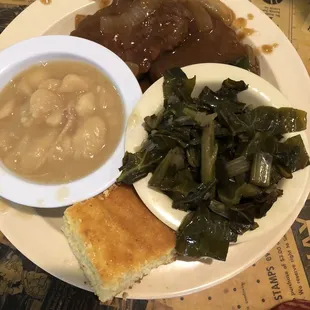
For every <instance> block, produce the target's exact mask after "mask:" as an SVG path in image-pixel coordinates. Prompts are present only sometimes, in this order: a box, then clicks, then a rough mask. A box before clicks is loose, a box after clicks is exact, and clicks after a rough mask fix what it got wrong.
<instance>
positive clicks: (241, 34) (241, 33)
mask: <svg viewBox="0 0 310 310" xmlns="http://www.w3.org/2000/svg"><path fill="white" fill-rule="evenodd" d="M255 32H256V31H255V29H253V28H243V29H242V30H241V31H238V33H237V37H238V39H239V40H243V39H244V38H246V37H249V36H251V35H252V34H253V33H255Z"/></svg>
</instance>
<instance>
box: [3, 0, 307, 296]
mask: <svg viewBox="0 0 310 310" xmlns="http://www.w3.org/2000/svg"><path fill="white" fill-rule="evenodd" d="M225 2H226V3H227V4H228V5H229V6H231V7H232V8H233V9H235V8H236V6H237V5H239V7H240V12H239V8H238V12H237V15H238V16H239V14H240V15H241V14H244V16H246V14H247V13H249V11H250V12H251V13H253V14H254V15H255V17H256V16H258V17H259V18H258V19H263V21H264V22H265V24H267V25H272V27H271V29H269V31H271V32H272V31H273V32H274V34H276V35H277V36H279V38H280V39H281V40H282V41H284V42H285V44H286V45H287V46H289V53H290V54H291V56H293V57H294V62H293V63H294V66H295V72H296V71H297V70H298V72H299V73H298V78H299V79H300V80H301V81H302V84H305V79H307V86H308V88H307V90H306V93H307V94H308V95H307V96H308V97H310V96H309V94H310V80H309V75H308V73H307V71H306V68H305V67H304V65H303V63H302V60H301V59H300V57H299V55H298V53H297V51H296V50H295V49H294V47H293V46H292V45H291V43H290V42H289V40H288V39H287V38H286V37H285V35H284V34H283V33H282V32H281V31H280V30H279V29H278V27H277V26H276V25H275V24H273V23H272V22H271V21H270V20H269V18H268V17H267V16H265V15H264V14H263V13H262V12H261V11H260V10H259V9H258V8H257V7H255V6H254V5H253V4H252V3H250V2H247V1H246V2H245V1H244V0H230V1H229V0H225ZM40 5H41V4H40V3H39V1H36V2H35V3H33V4H32V5H31V6H29V7H28V8H27V9H25V10H24V11H23V12H22V13H21V14H20V15H19V16H18V17H17V18H16V19H15V21H13V22H12V23H11V24H10V25H9V26H8V27H7V28H6V30H5V31H4V32H3V34H1V35H0V47H1V46H7V45H11V44H13V43H11V44H9V42H12V40H13V41H14V40H15V38H13V35H12V34H11V33H12V30H11V29H13V30H14V28H16V29H17V28H18V27H17V25H18V24H19V23H21V22H23V23H24V22H25V21H27V19H28V18H31V16H32V15H37V13H36V10H41V9H42V10H44V9H43V5H42V7H40ZM53 5H56V7H58V8H60V7H61V8H62V13H63V14H64V15H63V16H62V17H64V16H65V15H67V14H69V13H70V12H74V11H76V10H78V8H76V9H72V7H73V6H75V7H77V6H79V8H81V7H84V6H87V5H89V4H88V0H75V1H74V4H72V2H71V1H70V0H67V1H64V0H54V1H53ZM61 5H63V6H61ZM45 7H46V8H47V7H48V8H49V9H50V8H52V5H51V6H45ZM56 7H55V8H54V9H53V12H54V13H55V10H56ZM44 13H45V11H42V14H38V15H43V16H44V17H45V18H46V14H44ZM56 13H57V12H56ZM56 13H55V14H56ZM50 15H52V13H50ZM41 20H42V19H41ZM30 24H32V23H30ZM49 27H50V25H48V26H47V27H46V29H45V28H44V27H42V29H40V30H41V32H44V31H45V30H47V29H48V28H49ZM24 28H26V27H24ZM18 29H19V28H18ZM23 34H24V35H26V37H23V38H28V37H29V33H25V32H23ZM36 35H40V34H38V29H36V31H34V33H33V35H31V36H36ZM10 36H11V38H10ZM27 36H28V37H27ZM5 42H7V44H5ZM264 58H266V57H265V56H263V59H264ZM271 58H274V57H273V56H271ZM288 65H289V66H290V64H288ZM296 67H297V68H296ZM291 71H292V70H291ZM308 89H309V90H308ZM282 92H283V93H284V95H286V96H289V95H290V93H289V92H288V93H287V92H286V90H285V91H282ZM309 134H310V133H309V131H307V136H308V138H309ZM303 198H305V199H306V197H303ZM301 200H303V199H301ZM301 200H300V201H299V202H298V204H299V205H300V209H301V208H302V207H303V205H304V203H303V201H301ZM10 210H11V212H12V211H14V210H15V209H14V208H10ZM32 211H33V210H32ZM7 212H10V211H7V210H5V209H2V208H1V205H0V215H1V216H0V227H1V228H0V229H1V230H2V232H3V233H4V234H5V235H6V236H7V237H8V239H9V240H10V241H11V242H12V243H13V244H14V243H15V244H17V243H21V246H20V247H19V249H21V250H20V251H21V252H22V253H23V254H24V255H25V254H26V255H25V256H26V257H29V258H30V260H31V258H32V257H33V253H32V254H31V249H32V248H33V246H31V244H30V252H29V249H28V250H26V251H24V250H25V248H24V245H23V244H22V242H15V241H16V240H15V238H14V237H13V235H12V234H11V233H10V229H3V227H5V225H4V219H5V218H6V217H7V215H6V213H7ZM298 213H299V211H298ZM298 213H297V211H296V213H294V214H292V217H291V218H289V219H287V221H286V222H285V224H284V225H283V226H282V227H280V228H279V229H274V230H273V232H274V235H273V238H269V237H268V236H267V237H268V238H267V237H266V236H262V237H259V240H261V243H263V246H262V247H261V249H260V250H259V251H257V252H256V254H255V255H254V256H252V257H251V258H250V259H248V260H247V262H246V263H244V264H243V265H242V266H239V267H238V268H235V269H234V271H233V272H229V273H228V274H226V275H225V276H222V277H221V278H219V279H216V280H214V281H213V282H212V283H205V284H201V285H197V286H196V287H191V288H189V289H188V288H187V289H179V290H177V291H173V292H171V291H167V290H166V291H165V292H164V293H163V292H151V293H150V292H149V291H148V292H147V293H145V292H143V291H142V292H140V293H138V292H137V290H133V294H132V293H131V291H128V293H129V296H130V298H133V299H152V298H171V297H177V296H180V295H185V294H191V293H194V292H198V291H201V290H203V289H205V288H208V287H211V286H214V285H217V284H219V283H221V282H223V281H226V280H228V279H230V278H232V277H233V276H235V275H236V274H238V273H240V272H241V271H243V270H244V269H246V268H247V267H249V266H250V265H251V264H253V263H254V262H256V261H257V260H259V259H260V258H261V257H262V256H263V255H264V254H265V253H266V252H267V251H269V250H270V249H271V248H272V247H274V245H275V244H276V243H277V242H278V240H279V239H280V238H281V237H282V236H283V235H284V234H285V233H286V231H287V230H288V229H289V228H290V226H291V225H292V223H293V222H294V220H295V218H296V217H297V216H298ZM35 217H36V216H35ZM38 217H39V216H37V218H38ZM40 219H43V218H40ZM4 230H6V231H4ZM17 235H18V234H17ZM17 238H18V236H17ZM236 246H237V245H236ZM28 252H29V253H28ZM32 261H34V263H35V264H36V265H38V266H39V267H41V268H42V269H44V270H46V271H47V272H49V273H51V272H50V270H51V268H50V267H51V266H45V265H46V262H43V263H41V262H39V263H37V261H36V260H35V259H32ZM43 261H44V259H43ZM163 267H165V266H163ZM159 269H160V270H162V269H164V268H161V267H160V268H159ZM160 270H159V272H160ZM155 272H156V271H155ZM52 274H53V273H52ZM53 275H54V276H56V277H58V278H62V277H61V276H60V275H59V274H55V273H54V274H53ZM150 276H152V273H151V275H150ZM62 280H64V281H66V279H64V278H62ZM66 282H67V283H70V284H72V285H75V286H78V287H80V288H83V289H87V290H89V287H87V286H85V284H84V285H79V284H78V283H73V282H68V281H66ZM143 282H144V280H143ZM80 284H81V283H80ZM137 287H141V286H140V285H137Z"/></svg>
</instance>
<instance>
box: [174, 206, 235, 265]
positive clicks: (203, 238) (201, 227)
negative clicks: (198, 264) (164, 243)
mask: <svg viewBox="0 0 310 310" xmlns="http://www.w3.org/2000/svg"><path fill="white" fill-rule="evenodd" d="M230 235H231V234H230V227H229V222H228V221H226V220H224V219H223V220H221V219H219V218H216V219H213V218H212V213H211V212H210V211H209V210H208V208H203V207H201V208H198V209H197V210H196V211H194V212H192V213H190V214H188V215H187V216H186V217H185V218H184V220H183V222H182V224H181V226H180V228H179V230H178V232H177V241H176V251H177V253H178V254H179V255H180V256H185V257H191V258H201V257H211V258H215V259H219V260H223V261H225V260H226V256H227V252H228V247H229V240H230Z"/></svg>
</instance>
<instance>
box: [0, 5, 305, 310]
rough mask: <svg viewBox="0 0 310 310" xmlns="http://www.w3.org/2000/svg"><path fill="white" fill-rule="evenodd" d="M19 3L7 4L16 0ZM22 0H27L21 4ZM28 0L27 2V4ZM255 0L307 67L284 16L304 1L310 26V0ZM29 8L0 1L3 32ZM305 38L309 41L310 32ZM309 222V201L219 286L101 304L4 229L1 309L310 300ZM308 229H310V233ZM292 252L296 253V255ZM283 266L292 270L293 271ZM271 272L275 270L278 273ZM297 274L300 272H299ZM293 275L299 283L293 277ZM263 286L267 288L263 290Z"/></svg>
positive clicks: (136, 309) (145, 309) (168, 308)
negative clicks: (273, 240) (261, 253)
mask: <svg viewBox="0 0 310 310" xmlns="http://www.w3.org/2000/svg"><path fill="white" fill-rule="evenodd" d="M16 1H17V0H16ZM16 1H14V0H13V1H7V2H11V3H17V2H16ZM282 1H283V3H282ZM294 1H295V2H294ZM2 2H6V1H2ZM21 2H23V1H20V2H19V3H21ZM26 2H27V1H26V0H25V2H24V3H26ZM252 2H253V3H254V4H256V5H258V6H259V7H260V8H261V9H262V10H263V11H264V12H265V13H266V14H267V15H269V16H270V18H273V20H274V21H275V22H276V23H277V24H278V26H280V28H281V29H282V30H283V31H284V33H286V35H287V36H288V37H289V38H290V39H291V41H292V42H293V44H294V43H295V44H294V45H295V47H296V49H297V51H298V52H299V53H300V55H301V57H302V58H303V60H304V62H305V65H306V67H307V68H308V71H309V70H310V58H309V53H308V51H309V50H310V44H309V45H308V43H306V44H305V43H304V41H302V42H300V41H298V35H297V38H296V37H294V35H293V33H292V31H291V30H290V29H293V28H294V27H295V28H296V25H295V26H292V25H290V27H291V28H288V27H286V24H287V23H285V22H284V23H283V19H284V20H285V19H286V18H290V17H289V15H288V16H287V17H286V16H284V15H285V14H296V11H294V10H293V9H292V12H291V11H289V10H288V13H287V12H286V11H287V10H286V8H287V7H290V6H291V5H292V8H294V5H300V7H301V6H303V9H302V10H303V11H304V5H305V4H307V5H308V6H307V7H306V9H307V10H309V11H308V13H309V16H308V18H307V16H306V17H305V19H304V20H305V21H306V22H307V20H308V19H309V24H310V1H306V0H272V1H271V0H252ZM306 2H307V3H306ZM273 3H274V4H276V3H278V4H279V6H280V10H279V11H278V13H277V9H278V7H272V4H273ZM25 7H26V6H23V5H16V4H1V1H0V32H2V31H3V29H5V27H6V26H7V25H8V24H9V23H10V22H11V21H12V20H13V19H14V18H15V17H16V16H17V15H18V14H19V13H20V12H21V11H22V10H23V9H24V8H25ZM305 21H304V22H305ZM309 26H310V25H309ZM309 29H310V27H309ZM307 38H308V39H309V42H310V33H309V37H307ZM294 40H295V41H294ZM309 220H310V203H306V205H305V207H304V209H303V210H302V213H301V214H300V216H299V217H298V219H297V221H296V222H295V224H294V225H293V227H292V229H291V230H290V231H289V232H288V233H287V234H286V236H285V237H284V238H283V239H282V240H281V241H280V242H279V243H278V244H277V246H276V247H275V249H273V250H272V251H270V253H267V254H266V256H265V257H264V258H263V259H262V260H261V261H259V262H258V263H256V264H255V265H253V267H251V268H249V269H248V270H246V271H245V272H243V273H241V274H240V275H238V276H236V277H235V278H234V279H231V280H229V281H227V282H225V283H224V284H222V285H219V286H218V287H216V288H211V289H209V290H206V291H204V292H200V293H197V294H193V295H190V296H186V297H180V298H175V299H171V300H157V301H145V300H127V301H124V300H121V299H115V300H114V301H113V303H112V304H111V305H102V304H100V303H99V301H98V299H97V298H96V297H95V295H94V294H92V293H90V292H86V291H83V290H81V289H78V288H76V287H73V286H71V285H69V284H66V283H64V282H62V281H61V280H58V279H56V278H55V277H53V276H51V275H49V274H48V273H46V272H45V271H43V270H42V269H40V268H39V267H37V266H36V265H35V264H33V263H32V262H31V261H29V260H28V259H27V258H26V257H25V256H23V255H22V254H21V253H20V252H19V251H18V250H17V249H15V248H14V246H13V245H12V244H10V243H9V242H8V241H7V240H6V239H5V237H4V236H3V234H2V233H1V232H0V310H19V309H31V310H39V309H49V310H56V309H57V310H71V309H74V310H100V309H119V310H121V309H126V310H173V309H189V310H192V309H197V310H199V309H206V308H208V309H243V308H244V309H255V310H256V309H269V308H271V307H272V306H274V305H276V304H278V303H279V302H281V301H285V300H289V299H292V298H295V297H296V298H307V297H308V298H310V288H309V283H310V252H309V251H308V250H309V249H310V244H309V243H310V237H309V232H310V221H309ZM304 228H305V229H304ZM306 228H307V229H308V234H307V232H306V231H307V229H306ZM292 253H295V257H294V255H293V254H292ZM296 253H297V255H296ZM292 256H293V257H292ZM297 256H298V257H297ZM269 258H270V259H269ZM271 258H272V259H273V265H271ZM282 258H283V260H286V261H287V262H288V265H287V266H286V265H285V267H286V268H284V266H283V265H284V264H282V267H283V268H282V269H283V277H284V278H283V281H285V280H287V281H286V282H285V283H286V284H285V285H284V284H283V286H282V284H281V286H282V288H280V286H279V283H278V282H277V281H279V282H280V280H278V278H279V279H280V278H281V270H280V272H279V273H278V275H276V277H278V278H275V279H276V280H277V281H275V280H274V278H272V279H271V280H270V278H271V276H270V272H271V270H274V269H275V266H281V262H282ZM277 264H278V265H277ZM272 268H273V269H272ZM277 268H278V267H277ZM285 269H288V270H289V272H288V271H287V270H285ZM265 270H270V271H268V272H266V275H264V276H263V275H261V272H262V271H265ZM271 273H272V274H276V273H275V272H271ZM296 274H297V275H298V276H296ZM273 277H274V276H273ZM293 277H294V279H293V280H294V281H295V280H296V281H295V282H296V283H295V282H294V281H293V280H292V279H291V278H293ZM289 281H291V282H289ZM263 283H265V284H264V286H262V285H261V286H260V288H259V292H260V293H257V290H251V291H250V290H247V288H246V287H253V285H259V284H263ZM283 283H284V282H283ZM289 284H290V285H289ZM295 284H296V286H295ZM270 285H271V287H270ZM298 285H299V286H298ZM286 286H287V290H286ZM281 289H282V290H281ZM264 290H266V291H265V292H264ZM222 294H226V301H225V300H223V298H222V297H221V296H222ZM280 297H281V298H280ZM208 303H209V304H208Z"/></svg>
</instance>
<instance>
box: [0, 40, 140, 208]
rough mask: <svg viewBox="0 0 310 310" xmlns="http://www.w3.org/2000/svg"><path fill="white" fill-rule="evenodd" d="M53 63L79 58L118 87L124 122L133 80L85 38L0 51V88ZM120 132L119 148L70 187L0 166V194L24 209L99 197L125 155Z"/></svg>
mask: <svg viewBox="0 0 310 310" xmlns="http://www.w3.org/2000/svg"><path fill="white" fill-rule="evenodd" d="M51 60H76V61H78V60H80V61H83V62H86V63H89V64H92V65H94V66H96V67H97V68H98V69H99V70H101V71H102V72H103V73H104V74H105V75H106V76H107V77H108V78H110V80H111V81H112V83H113V84H114V85H115V87H116V88H117V90H118V92H119V94H120V96H121V98H122V102H123V106H124V114H125V121H127V119H128V117H129V115H130V114H131V112H132V109H133V108H134V106H135V104H136V103H137V101H138V100H139V98H140V97H141V94H142V92H141V89H140V86H139V84H138V82H137V80H136V78H135V76H134V75H133V73H132V72H131V70H130V69H129V68H128V66H127V65H126V64H125V63H124V62H123V61H122V60H121V59H120V58H119V57H118V56H117V55H115V54H114V53H113V52H111V51H110V50H108V49H106V48H104V47H102V46H101V45H99V44H97V43H94V42H91V41H88V40H85V39H81V38H77V37H70V36H43V37H37V38H33V39H30V40H26V41H23V42H21V43H18V44H16V45H13V46H11V47H9V48H8V49H6V50H4V51H1V53H0V87H1V88H3V87H4V86H5V85H6V84H7V83H8V82H9V81H10V79H12V78H13V77H14V76H16V75H17V74H18V73H20V72H21V71H23V70H25V69H27V68H28V67H30V66H32V65H34V64H38V63H39V62H40V61H51ZM124 125H125V124H124ZM124 127H125V126H124ZM124 132H125V129H124ZM124 132H123V133H122V137H121V139H120V142H119V144H118V146H117V148H116V149H115V151H114V152H113V154H112V155H111V157H110V158H109V159H108V160H107V161H106V162H105V163H104V164H103V165H102V166H101V167H99V168H98V169H97V170H96V171H94V172H93V173H91V174H89V175H87V176H85V177H83V178H81V179H78V180H76V181H73V182H70V183H66V184H61V185H41V184H35V183H32V182H30V181H27V180H24V179H21V178H19V177H17V176H16V175H14V174H12V173H11V172H10V171H8V169H6V168H5V167H4V166H3V165H2V164H1V163H0V196H2V197H4V198H6V199H8V200H11V201H13V202H15V203H19V204H23V205H27V206H32V207H41V208H55V207H62V206H67V205H70V204H72V203H75V202H78V201H81V200H84V199H87V198H90V197H92V196H95V195H97V194H99V193H100V192H102V191H104V190H105V189H107V188H108V187H109V186H111V185H112V184H113V183H114V182H115V180H116V178H117V177H118V175H119V171H118V168H119V167H120V166H121V163H122V157H123V155H124Z"/></svg>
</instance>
